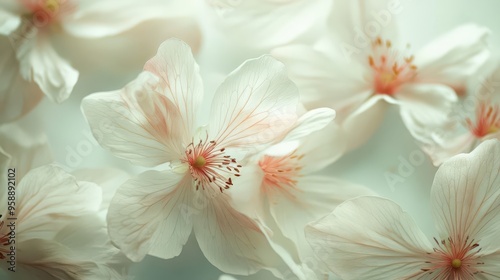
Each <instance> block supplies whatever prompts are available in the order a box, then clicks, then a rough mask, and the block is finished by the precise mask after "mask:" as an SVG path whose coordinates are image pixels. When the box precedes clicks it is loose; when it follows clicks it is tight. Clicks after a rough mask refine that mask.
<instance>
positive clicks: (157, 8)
mask: <svg viewBox="0 0 500 280" xmlns="http://www.w3.org/2000/svg"><path fill="white" fill-rule="evenodd" d="M185 2H186V1H159V0H149V1H147V2H145V3H138V2H137V1H134V0H107V1H95V0H94V1H83V2H82V1H81V2H79V3H78V4H79V5H78V7H77V9H76V11H74V12H73V13H70V14H69V15H68V16H66V17H65V18H64V21H63V22H62V25H63V28H64V29H65V30H66V31H67V32H68V33H70V34H72V35H74V36H76V37H87V38H99V37H105V36H112V35H116V34H118V33H121V32H123V31H125V30H128V29H130V28H132V27H134V26H136V25H138V24H139V23H141V22H143V21H146V20H151V19H158V18H178V17H184V16H187V15H188V14H189V13H192V10H190V9H189V8H191V7H192V6H190V5H187V4H186V3H185Z"/></svg>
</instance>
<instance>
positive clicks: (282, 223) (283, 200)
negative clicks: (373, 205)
mask: <svg viewBox="0 0 500 280" xmlns="http://www.w3.org/2000/svg"><path fill="white" fill-rule="evenodd" d="M288 191H289V194H284V193H280V192H275V193H271V195H272V197H270V198H269V199H270V203H269V206H270V209H271V213H272V215H273V217H274V219H275V221H276V224H277V225H278V226H279V228H280V230H281V232H282V233H283V234H284V235H285V236H286V237H288V238H290V239H291V240H292V241H293V242H294V243H295V244H296V245H297V247H298V248H299V250H300V255H301V257H302V258H303V260H306V259H307V258H310V257H311V256H312V255H313V252H312V251H311V248H310V246H309V244H308V243H307V241H306V239H305V235H304V227H305V226H306V225H307V224H308V223H311V222H313V221H316V220H317V219H319V218H321V217H323V216H325V215H327V214H329V213H330V212H332V211H333V209H335V207H337V206H338V205H339V204H341V203H342V202H344V201H345V200H347V199H351V198H354V197H357V196H363V195H374V192H373V191H371V190H369V189H367V188H365V187H362V186H358V185H355V184H352V183H349V182H345V181H342V180H339V179H335V178H331V177H324V176H304V177H302V178H299V179H298V180H297V184H296V187H295V188H294V189H290V190H288Z"/></svg>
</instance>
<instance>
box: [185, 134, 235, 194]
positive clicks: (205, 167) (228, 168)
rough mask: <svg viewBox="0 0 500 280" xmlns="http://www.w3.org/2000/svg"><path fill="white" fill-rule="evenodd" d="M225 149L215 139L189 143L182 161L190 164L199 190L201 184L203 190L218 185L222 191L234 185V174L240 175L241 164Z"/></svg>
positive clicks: (190, 169)
mask: <svg viewBox="0 0 500 280" xmlns="http://www.w3.org/2000/svg"><path fill="white" fill-rule="evenodd" d="M225 151H226V149H225V148H221V147H218V146H217V143H216V142H215V141H207V140H205V141H203V140H200V142H198V144H196V145H195V144H193V143H191V144H189V145H188V147H187V149H186V152H185V154H186V156H185V158H184V159H183V160H182V161H183V162H186V163H188V164H189V171H190V173H191V176H192V177H193V180H194V181H195V185H196V189H197V190H198V189H199V188H200V186H201V188H202V189H203V190H205V189H207V188H209V187H216V188H219V190H220V191H221V192H222V191H223V190H224V189H229V188H230V187H231V186H232V185H233V180H232V177H233V176H236V177H239V176H240V170H239V168H241V165H239V164H238V163H237V162H236V159H235V158H232V157H231V156H230V155H227V154H226V152H225Z"/></svg>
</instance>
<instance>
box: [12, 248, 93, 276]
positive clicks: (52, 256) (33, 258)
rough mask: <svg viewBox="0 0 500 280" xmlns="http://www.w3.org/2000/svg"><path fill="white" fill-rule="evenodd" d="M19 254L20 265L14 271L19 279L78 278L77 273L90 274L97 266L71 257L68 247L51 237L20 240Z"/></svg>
mask: <svg viewBox="0 0 500 280" xmlns="http://www.w3.org/2000/svg"><path fill="white" fill-rule="evenodd" d="M17 255H18V256H19V257H18V258H19V259H18V260H17V262H18V264H19V267H18V268H17V270H16V273H13V274H16V275H15V276H16V277H19V278H17V279H69V280H77V279H79V278H77V277H78V276H77V275H84V274H88V273H89V272H90V271H92V270H93V269H94V268H95V265H94V264H93V263H90V262H89V263H84V262H82V261H79V260H72V259H70V258H69V256H70V255H71V251H70V250H69V249H68V248H67V247H65V246H64V245H62V244H59V243H57V242H55V241H52V240H49V239H30V240H28V241H24V242H19V245H18V246H17ZM18 271H19V272H20V275H17V272H18ZM14 279H16V278H14Z"/></svg>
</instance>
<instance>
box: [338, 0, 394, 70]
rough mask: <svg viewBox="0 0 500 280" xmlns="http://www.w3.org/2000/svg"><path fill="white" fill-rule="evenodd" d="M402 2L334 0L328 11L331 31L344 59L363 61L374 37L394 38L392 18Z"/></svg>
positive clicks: (390, 0) (387, 0)
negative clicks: (330, 11) (329, 11)
mask: <svg viewBox="0 0 500 280" xmlns="http://www.w3.org/2000/svg"><path fill="white" fill-rule="evenodd" d="M401 10H402V5H401V3H399V2H397V1H392V0H369V1H349V0H339V1H335V4H334V5H333V8H332V13H331V14H330V20H329V27H330V29H331V34H334V35H335V36H336V38H337V47H338V49H339V50H340V51H341V52H342V53H343V55H344V56H345V58H346V59H347V60H351V56H352V55H353V54H354V57H353V58H354V59H357V60H358V61H362V62H366V60H367V56H366V54H367V53H368V52H369V51H371V43H372V41H373V40H375V39H376V38H377V37H381V38H383V39H390V40H391V41H394V42H397V41H398V38H397V36H398V26H397V22H398V20H397V19H396V17H397V15H398V14H399V13H400V12H401Z"/></svg>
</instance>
